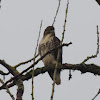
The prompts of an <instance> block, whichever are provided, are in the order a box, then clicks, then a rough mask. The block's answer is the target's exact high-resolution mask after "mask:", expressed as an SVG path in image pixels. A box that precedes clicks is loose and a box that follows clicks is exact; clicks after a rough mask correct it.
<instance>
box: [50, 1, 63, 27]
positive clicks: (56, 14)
mask: <svg viewBox="0 0 100 100" xmlns="http://www.w3.org/2000/svg"><path fill="white" fill-rule="evenodd" d="M58 1H59V3H58V8H57V11H56V15H55V17H54V21H53V23H52V26H53V25H54V23H55V21H56V17H57V14H58V11H59V8H60V2H61V0H58Z"/></svg>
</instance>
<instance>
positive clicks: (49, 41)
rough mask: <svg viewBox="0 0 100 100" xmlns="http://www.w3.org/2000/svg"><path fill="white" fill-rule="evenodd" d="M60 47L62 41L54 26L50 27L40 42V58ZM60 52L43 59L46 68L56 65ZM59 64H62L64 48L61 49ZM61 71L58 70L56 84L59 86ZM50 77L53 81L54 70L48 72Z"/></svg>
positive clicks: (55, 51) (56, 51)
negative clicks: (57, 35)
mask: <svg viewBox="0 0 100 100" xmlns="http://www.w3.org/2000/svg"><path fill="white" fill-rule="evenodd" d="M59 45H60V40H59V39H58V38H57V37H56V36H55V30H54V27H53V26H48V27H47V28H46V29H45V31H44V35H43V38H42V40H41V41H40V44H39V48H38V52H39V55H40V56H43V55H44V54H45V53H47V52H48V51H49V50H51V49H54V48H56V47H57V46H59ZM57 55H58V50H54V51H53V52H51V53H49V54H48V55H46V56H45V57H44V58H43V60H42V61H43V63H44V65H45V66H52V65H56V63H57ZM58 63H59V64H62V48H61V49H59V56H58ZM60 71H61V70H58V69H57V72H56V76H55V83H56V84H57V85H59V84H60V83H61V79H60ZM48 73H49V75H50V77H51V78H52V80H53V75H54V70H52V71H48Z"/></svg>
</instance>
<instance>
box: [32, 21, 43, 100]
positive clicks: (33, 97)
mask: <svg viewBox="0 0 100 100" xmlns="http://www.w3.org/2000/svg"><path fill="white" fill-rule="evenodd" d="M41 28H42V21H41V24H40V29H39V36H38V39H37V45H36V48H35V53H34V58H35V56H36V53H37V49H38V43H39V38H40V33H41ZM34 62H35V59H34V60H33V63H34ZM33 89H34V67H33V70H32V100H34V95H33V94H34V93H33Z"/></svg>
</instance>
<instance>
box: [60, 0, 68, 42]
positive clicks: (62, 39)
mask: <svg viewBox="0 0 100 100" xmlns="http://www.w3.org/2000/svg"><path fill="white" fill-rule="evenodd" d="M68 5H69V0H67V7H66V13H65V20H64V26H63V32H62V40H61V42H62V43H63V40H64V33H65V28H66V22H67V14H68Z"/></svg>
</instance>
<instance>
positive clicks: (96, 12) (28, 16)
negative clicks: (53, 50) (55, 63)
mask: <svg viewBox="0 0 100 100" xmlns="http://www.w3.org/2000/svg"><path fill="white" fill-rule="evenodd" d="M66 3H67V0H62V1H61V6H60V10H59V13H58V16H57V19H56V23H55V24H54V27H55V32H56V36H57V37H58V38H60V39H61V37H62V31H63V24H64V18H65V9H66ZM1 6H2V8H1V9H0V59H4V60H5V61H6V62H7V63H8V64H10V65H12V66H13V65H16V64H18V63H20V62H22V61H26V60H28V59H30V58H32V57H33V56H34V50H35V47H36V41H37V38H38V34H39V27H40V23H41V20H43V25H42V30H41V36H40V39H41V38H42V36H43V32H44V29H45V28H46V27H47V26H49V25H52V22H53V19H54V16H55V13H56V9H57V6H58V0H2V2H1ZM97 25H98V26H99V32H100V6H99V5H98V4H97V3H96V2H95V0H69V10H68V17H67V25H66V32H65V38H64V43H68V42H72V43H73V44H72V45H70V46H69V47H64V48H63V63H71V64H79V63H81V62H82V61H83V60H84V59H85V58H86V57H87V56H91V55H93V54H95V53H96V48H97V45H96V43H97V42H96V41H97V35H96V26H97ZM87 63H94V64H97V65H99V66H100V54H99V55H98V57H97V58H95V59H91V60H89V61H88V62H87ZM31 64H32V63H29V64H28V65H24V66H20V68H18V70H19V72H21V71H22V70H23V69H25V68H27V67H28V66H29V65H31ZM38 67H43V63H42V61H41V62H39V63H38V65H36V66H35V68H38ZM0 70H5V71H6V72H7V70H6V69H5V68H4V67H3V66H1V65H0ZM68 77H69V76H68V71H67V70H64V71H62V72H61V85H59V86H56V87H55V94H54V100H91V99H92V98H93V97H94V95H95V94H96V93H97V91H98V90H99V88H100V77H98V76H94V75H93V74H91V73H86V74H81V72H79V71H74V72H73V71H72V79H71V80H70V81H69V80H68ZM0 78H2V79H3V77H2V76H1V75H0ZM8 79H10V76H9V77H6V80H8ZM34 81H35V83H34V84H35V86H34V87H35V88H34V92H35V93H34V95H35V100H50V96H51V89H52V80H51V78H50V77H49V75H48V73H44V74H43V75H38V76H37V77H35V80H34ZM24 84H25V92H24V95H23V100H31V80H29V81H25V82H24ZM0 85H1V84H0ZM16 89H17V87H16V86H15V87H13V88H11V89H10V90H11V92H12V94H13V95H14V96H15V97H16ZM1 98H2V100H11V98H10V96H9V95H8V94H7V93H6V91H5V90H3V91H0V100H1ZM95 100H100V95H99V96H98V97H97V98H96V99H95Z"/></svg>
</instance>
